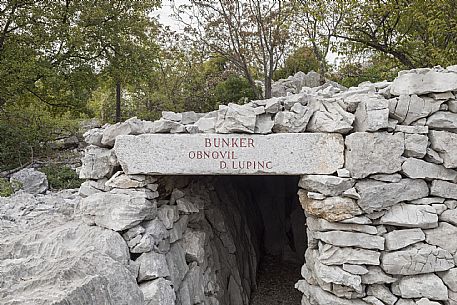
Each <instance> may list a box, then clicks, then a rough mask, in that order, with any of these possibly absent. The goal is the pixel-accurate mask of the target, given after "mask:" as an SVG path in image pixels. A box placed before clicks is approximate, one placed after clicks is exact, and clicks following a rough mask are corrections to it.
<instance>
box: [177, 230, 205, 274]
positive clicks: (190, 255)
mask: <svg viewBox="0 0 457 305" xmlns="http://www.w3.org/2000/svg"><path fill="white" fill-rule="evenodd" d="M183 241H184V244H183V247H184V251H185V252H186V261H187V262H194V261H195V262H197V263H198V264H200V265H201V264H202V263H203V261H204V259H205V244H206V233H205V232H202V231H197V230H193V229H190V228H189V229H187V230H186V231H185V233H184V236H183Z"/></svg>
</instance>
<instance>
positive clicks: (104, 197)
mask: <svg viewBox="0 0 457 305" xmlns="http://www.w3.org/2000/svg"><path fill="white" fill-rule="evenodd" d="M80 210H81V212H82V213H83V214H84V215H85V216H86V217H88V218H89V219H90V220H92V221H93V222H94V223H95V224H97V225H99V226H102V227H105V228H108V229H112V230H114V231H122V230H126V229H129V228H132V227H134V226H136V225H137V224H139V223H140V222H142V221H143V220H148V219H152V218H154V217H155V215H156V213H157V204H156V202H155V201H151V200H149V199H148V198H147V192H141V191H133V190H126V191H125V192H116V191H111V192H107V193H96V194H93V195H90V196H89V197H86V198H84V199H83V200H81V206H80Z"/></svg>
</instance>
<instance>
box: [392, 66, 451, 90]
mask: <svg viewBox="0 0 457 305" xmlns="http://www.w3.org/2000/svg"><path fill="white" fill-rule="evenodd" d="M456 90H457V73H455V72H452V71H449V70H448V71H438V70H434V69H419V70H411V71H404V72H403V73H402V74H399V76H398V77H397V78H396V79H395V80H394V81H393V83H392V85H391V88H390V91H391V93H392V94H393V95H401V94H418V95H421V94H427V93H432V92H438V93H440V92H447V91H456Z"/></svg>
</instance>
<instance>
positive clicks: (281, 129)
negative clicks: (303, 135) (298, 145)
mask: <svg viewBox="0 0 457 305" xmlns="http://www.w3.org/2000/svg"><path fill="white" fill-rule="evenodd" d="M312 115H313V111H312V110H311V109H310V108H309V107H307V106H303V105H301V104H300V103H295V104H294V106H293V107H292V108H291V111H281V112H279V113H277V114H276V116H275V119H274V126H273V131H274V132H276V133H289V132H290V133H297V132H304V131H305V130H306V126H307V125H308V122H309V120H310V118H311V116H312Z"/></svg>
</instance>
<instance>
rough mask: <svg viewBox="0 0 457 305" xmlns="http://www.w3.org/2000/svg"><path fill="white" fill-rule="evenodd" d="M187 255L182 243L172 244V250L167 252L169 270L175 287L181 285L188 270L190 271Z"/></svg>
mask: <svg viewBox="0 0 457 305" xmlns="http://www.w3.org/2000/svg"><path fill="white" fill-rule="evenodd" d="M185 255H186V254H185V251H184V249H183V247H182V246H181V245H180V243H174V244H172V245H171V247H170V251H169V252H168V253H167V254H166V260H167V265H168V270H169V271H170V278H171V282H172V283H173V287H179V285H180V284H181V282H182V280H183V279H184V277H185V276H186V273H187V271H189V267H188V266H187V263H186V258H185Z"/></svg>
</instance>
